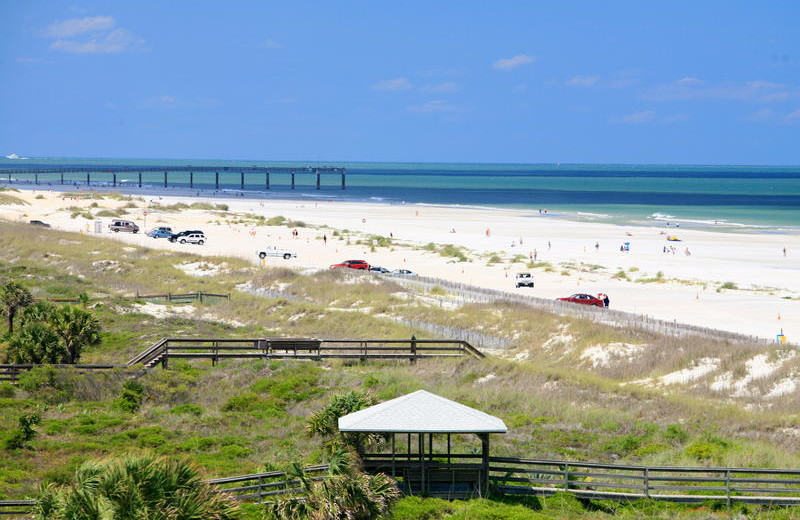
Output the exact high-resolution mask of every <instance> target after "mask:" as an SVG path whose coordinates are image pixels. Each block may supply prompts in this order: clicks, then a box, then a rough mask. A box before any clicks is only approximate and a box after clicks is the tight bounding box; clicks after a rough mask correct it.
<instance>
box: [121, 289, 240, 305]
mask: <svg viewBox="0 0 800 520" xmlns="http://www.w3.org/2000/svg"><path fill="white" fill-rule="evenodd" d="M131 298H133V299H137V300H166V301H168V302H170V303H189V302H193V301H199V302H200V303H203V302H204V301H206V300H209V299H213V298H219V299H224V300H230V299H231V295H230V294H214V293H204V292H201V291H198V292H193V293H185V294H174V293H167V294H137V295H136V296H132V297H131Z"/></svg>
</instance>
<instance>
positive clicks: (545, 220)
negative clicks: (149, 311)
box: [0, 190, 800, 342]
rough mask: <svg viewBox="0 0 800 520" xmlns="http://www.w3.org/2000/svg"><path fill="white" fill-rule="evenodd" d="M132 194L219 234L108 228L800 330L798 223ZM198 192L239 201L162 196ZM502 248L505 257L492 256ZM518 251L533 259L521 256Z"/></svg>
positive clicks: (6, 212) (52, 206)
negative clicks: (628, 219)
mask: <svg viewBox="0 0 800 520" xmlns="http://www.w3.org/2000/svg"><path fill="white" fill-rule="evenodd" d="M98 194H102V192H98ZM14 195H15V196H19V197H21V198H24V199H25V200H26V201H27V202H29V203H30V205H29V206H14V205H6V206H0V217H1V218H4V219H7V220H14V221H17V220H23V221H27V220H30V219H40V220H44V221H46V222H48V223H50V224H52V226H53V227H54V228H56V229H63V230H67V231H77V232H85V233H93V232H94V223H90V221H88V220H86V219H84V218H82V217H77V218H74V219H73V218H71V216H70V213H71V212H70V211H69V210H67V209H66V208H67V207H69V206H77V207H82V208H88V206H89V205H90V204H91V203H92V202H93V201H92V200H64V199H63V194H62V193H59V192H55V191H41V190H37V191H26V190H23V191H22V192H21V193H14ZM37 195H38V196H43V197H44V198H36V196H37ZM133 195H134V196H135V197H142V198H143V199H144V202H141V201H139V202H136V204H137V205H138V206H139V207H138V208H131V209H128V211H129V214H128V215H125V216H123V217H122V218H127V219H130V220H133V221H135V222H137V223H138V224H139V225H140V226H142V227H143V228H144V227H145V217H144V214H143V211H144V210H145V208H146V210H147V212H148V214H147V217H146V227H147V228H151V227H153V226H156V225H168V226H171V227H172V228H173V229H202V230H204V231H205V234H206V235H207V237H208V243H207V244H205V245H203V246H193V245H189V244H185V245H181V244H173V243H170V242H168V241H167V240H165V239H152V238H149V237H147V236H145V235H144V234H143V233H140V234H138V235H130V234H123V233H119V234H112V233H110V232H109V231H108V229H107V224H108V222H109V221H110V218H108V217H100V218H98V220H101V221H102V222H103V228H102V229H103V232H102V235H103V236H104V237H107V238H110V239H115V240H120V241H123V242H127V243H131V244H137V245H145V246H148V247H154V248H163V249H169V250H180V251H190V252H193V253H197V254H202V255H212V256H213V255H233V256H238V257H242V258H246V259H248V260H252V261H253V262H254V263H259V261H258V259H257V258H256V251H257V249H258V248H260V247H264V246H267V245H277V246H282V247H289V248H292V249H294V250H296V251H297V253H298V257H297V258H296V259H291V260H283V259H280V258H269V259H267V261H266V264H267V265H279V266H292V267H312V268H327V267H328V266H329V265H330V264H333V263H336V262H339V261H342V260H345V259H349V258H363V259H365V260H367V261H368V262H370V263H371V264H373V265H381V266H384V267H387V268H390V269H394V268H408V269H412V270H414V271H416V272H417V273H419V274H424V275H427V276H433V277H439V278H444V279H448V280H454V281H463V282H466V283H470V284H473V285H478V286H483V287H490V288H494V289H503V290H508V291H511V292H514V291H517V292H523V293H526V294H532V295H536V296H540V297H544V298H556V297H560V296H567V295H569V294H571V293H574V292H587V293H592V294H594V293H598V292H604V293H607V294H608V295H609V296H610V298H611V306H612V307H614V308H617V309H621V310H625V311H630V312H635V313H641V314H647V315H649V316H653V317H656V318H660V319H665V320H670V321H672V320H675V321H677V322H682V323H689V324H694V325H700V326H704V327H711V328H717V329H721V330H727V331H732V332H739V333H744V334H750V335H755V336H759V337H762V338H773V339H774V338H775V335H776V334H777V333H779V332H780V331H781V329H782V330H783V331H784V333H785V335H786V336H787V337H788V339H789V340H791V341H792V342H797V341H798V338H800V236H798V235H796V234H781V235H773V234H745V233H729V232H725V233H722V232H714V231H707V230H703V231H700V230H690V229H679V230H676V229H674V228H668V227H666V226H665V225H664V226H662V227H657V226H656V225H654V226H650V227H633V226H630V227H627V226H613V225H608V224H596V223H591V222H589V223H587V222H572V221H568V220H564V219H560V218H555V217H552V216H545V215H540V214H539V213H538V212H536V211H528V210H499V209H479V208H460V207H439V206H427V205H419V204H413V205H412V204H409V205H387V204H369V203H347V202H331V201H325V200H319V201H317V202H307V201H296V200H272V199H266V200H265V199H247V198H240V197H233V198H227V199H226V198H223V197H214V198H206V197H205V196H206V195H209V194H202V193H201V196H200V197H196V196H194V195H195V192H182V193H181V192H174V194H171V195H169V196H157V195H152V194H141V193H133ZM198 201H211V202H215V203H224V204H227V205H228V206H229V210H228V211H224V212H223V211H206V210H189V209H184V210H182V211H178V212H170V211H164V210H162V209H160V208H159V205H161V206H164V205H169V204H174V203H177V202H185V203H192V202H198ZM94 202H97V203H98V204H99V206H100V208H97V209H95V210H94V211H95V212H97V211H98V210H100V209H102V208H119V207H121V206H123V205H124V204H125V203H126V202H123V201H118V200H113V199H109V198H106V199H103V200H95V201H94ZM241 214H253V215H263V216H265V217H267V218H270V217H274V216H277V215H282V216H284V217H286V218H287V219H292V220H297V221H303V222H305V223H307V224H308V225H309V227H306V228H297V230H298V236H297V237H294V236H293V235H292V233H291V231H292V229H290V228H287V227H277V226H259V225H250V224H233V223H230V221H231V220H234V219H235V218H236V216H237V215H241ZM345 229H346V230H350V231H351V232H352V233H351V234H350V235H349V244H348V240H347V239H344V238H341V237H335V236H334V230H340V231H341V230H345ZM390 234H391V236H392V237H393V244H394V245H393V246H392V247H390V248H386V247H377V248H376V250H375V251H374V252H372V251H370V249H371V248H370V246H369V245H358V244H356V243H355V242H356V241H357V240H359V239H364V238H366V237H367V236H369V235H380V236H386V237H388V236H389V235H390ZM669 234H677V235H678V236H679V238H680V239H681V242H668V241H667V240H666V238H667V236H668V235H669ZM323 235H326V236H327V239H328V240H327V244H326V243H324V242H323V240H322V237H323ZM624 242H630V251H620V246H621V245H622V244H623V243H624ZM427 243H434V244H440V245H441V244H452V245H454V246H458V247H461V248H464V251H465V254H466V256H467V257H468V259H469V260H468V261H466V262H456V261H454V259H453V258H447V257H443V256H441V255H439V254H438V253H434V252H430V251H426V250H424V249H422V246H423V245H425V244H427ZM670 246H672V247H675V253H674V254H673V252H672V251H670V250H669V249H668V250H667V252H666V253H665V252H664V248H665V247H667V248H669V247H670ZM784 248H786V251H787V254H786V256H784V254H783V250H784ZM687 250H688V253H689V254H686V252H687ZM492 255H497V256H499V257H500V258H501V259H503V261H502V262H498V263H494V264H492V265H487V264H488V261H489V258H490V257H491V256H492ZM515 256H516V257H517V258H518V260H520V261H518V262H516V263H511V262H510V260H511V259H513V258H514V257H515ZM534 256H535V258H536V260H537V261H538V262H545V263H547V264H549V267H548V266H545V265H543V266H541V267H537V268H534V269H529V268H526V267H525V263H523V262H522V261H521V260H523V259H524V260H525V261H526V262H527V261H528V260H529V259H532V258H533V257H534ZM520 271H530V272H532V273H533V275H534V278H535V283H536V286H535V288H533V289H530V288H519V289H515V288H514V283H513V278H514V275H515V274H516V273H517V272H520ZM621 272H624V277H623V275H622V274H621ZM658 273H661V274H660V275H659V274H658ZM615 275H616V277H615ZM624 278H627V280H626V279H624ZM724 284H727V285H725V287H727V288H723V285H724Z"/></svg>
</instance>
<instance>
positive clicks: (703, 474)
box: [489, 457, 800, 507]
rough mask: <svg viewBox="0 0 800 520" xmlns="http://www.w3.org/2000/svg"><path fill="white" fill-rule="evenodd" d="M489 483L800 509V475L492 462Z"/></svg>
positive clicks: (518, 491)
mask: <svg viewBox="0 0 800 520" xmlns="http://www.w3.org/2000/svg"><path fill="white" fill-rule="evenodd" d="M489 463H490V468H489V481H490V482H491V483H492V484H494V487H495V489H496V490H497V491H499V492H500V493H505V494H514V495H552V494H554V493H558V492H569V493H572V494H574V495H577V496H580V497H584V498H590V499H595V500H603V499H608V500H640V499H653V500H663V501H670V502H684V503H700V502H705V501H706V500H720V501H723V502H725V503H726V504H727V505H728V507H730V505H731V504H732V503H747V504H772V505H800V470H795V469H759V468H698V467H673V466H626V465H615V464H594V463H588V462H567V461H555V460H530V459H517V458H510V457H490V458H489Z"/></svg>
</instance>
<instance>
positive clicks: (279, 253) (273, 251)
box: [258, 246, 297, 260]
mask: <svg viewBox="0 0 800 520" xmlns="http://www.w3.org/2000/svg"><path fill="white" fill-rule="evenodd" d="M268 256H275V257H279V258H284V259H286V260H288V259H290V258H297V253H295V252H294V251H289V250H288V249H280V248H278V247H276V246H268V247H267V248H266V249H262V250H261V251H259V252H258V257H259V258H260V259H262V260H263V259H265V258H266V257H268Z"/></svg>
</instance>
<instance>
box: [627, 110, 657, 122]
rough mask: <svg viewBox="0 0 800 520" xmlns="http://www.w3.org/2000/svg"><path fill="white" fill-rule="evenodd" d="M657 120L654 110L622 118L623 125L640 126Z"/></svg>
mask: <svg viewBox="0 0 800 520" xmlns="http://www.w3.org/2000/svg"><path fill="white" fill-rule="evenodd" d="M655 118H656V113H655V112H653V111H652V110H642V111H641V112H634V113H633V114H628V115H627V116H625V117H623V118H622V122H623V123H628V124H640V123H647V122H649V121H652V120H654V119H655Z"/></svg>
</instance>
